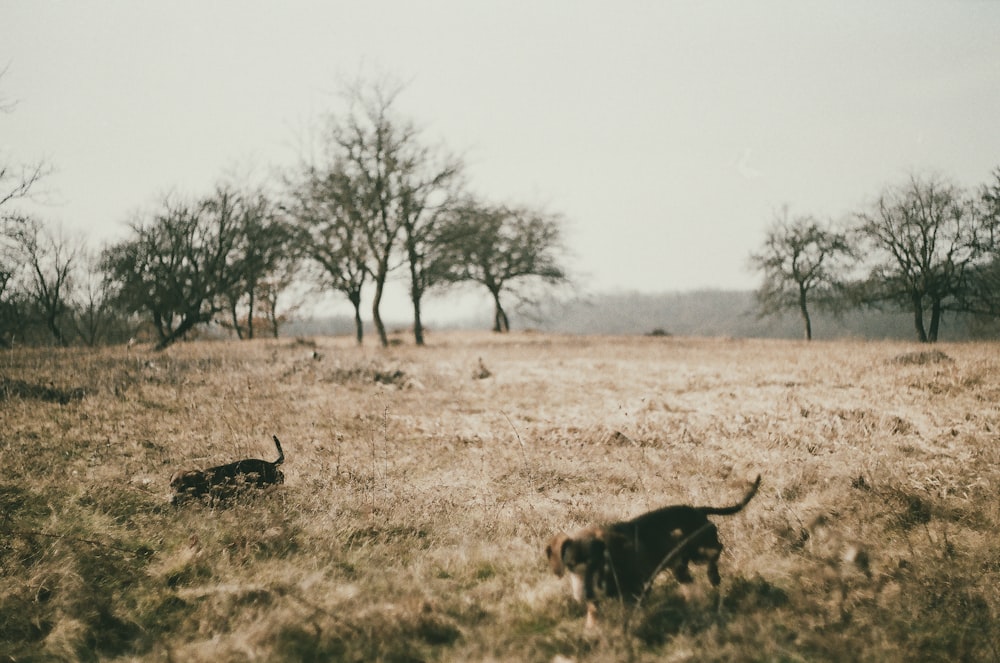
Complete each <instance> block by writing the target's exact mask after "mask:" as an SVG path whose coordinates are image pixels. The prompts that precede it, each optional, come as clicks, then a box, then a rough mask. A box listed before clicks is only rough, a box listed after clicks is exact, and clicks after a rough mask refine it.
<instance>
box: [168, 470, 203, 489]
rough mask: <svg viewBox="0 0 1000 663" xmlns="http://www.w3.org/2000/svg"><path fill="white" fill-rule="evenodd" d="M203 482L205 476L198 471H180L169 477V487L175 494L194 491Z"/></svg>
mask: <svg viewBox="0 0 1000 663" xmlns="http://www.w3.org/2000/svg"><path fill="white" fill-rule="evenodd" d="M204 482H205V476H204V474H203V473H202V472H199V471H198V470H180V471H178V472H174V475H173V476H172V477H170V487H171V488H172V489H173V490H174V491H176V492H181V491H184V490H188V489H192V488H195V489H196V488H198V487H199V486H200V485H201V484H202V483H204Z"/></svg>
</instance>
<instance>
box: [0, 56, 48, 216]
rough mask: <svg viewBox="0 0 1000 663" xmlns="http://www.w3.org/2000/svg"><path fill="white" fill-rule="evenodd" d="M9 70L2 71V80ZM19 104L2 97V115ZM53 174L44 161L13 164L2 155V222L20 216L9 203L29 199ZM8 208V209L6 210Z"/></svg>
mask: <svg viewBox="0 0 1000 663" xmlns="http://www.w3.org/2000/svg"><path fill="white" fill-rule="evenodd" d="M5 73H7V69H6V68H4V69H3V70H2V71H0V80H2V79H3V76H4V74H5ZM16 105H17V104H16V103H14V102H12V101H6V100H4V99H3V98H2V97H0V113H11V112H13V110H14V108H15V106H16ZM51 172H52V168H51V166H49V165H48V164H47V163H45V162H44V161H38V162H35V163H30V164H12V163H8V162H7V160H6V159H4V157H3V154H0V221H15V220H18V219H20V217H19V216H17V215H16V214H13V213H11V212H10V211H9V205H8V203H11V202H13V201H15V200H18V199H22V198H27V197H28V196H29V195H30V194H31V190H32V189H33V188H34V187H35V186H36V185H37V184H38V182H39V181H40V180H42V179H43V178H44V177H45V176H46V175H48V174H49V173H51ZM5 207H7V208H8V209H4V208H5Z"/></svg>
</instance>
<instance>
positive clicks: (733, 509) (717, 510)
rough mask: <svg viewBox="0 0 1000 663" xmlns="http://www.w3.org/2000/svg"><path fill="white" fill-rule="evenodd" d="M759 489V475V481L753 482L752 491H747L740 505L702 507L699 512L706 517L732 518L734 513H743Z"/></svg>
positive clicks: (758, 479) (758, 478) (758, 477)
mask: <svg viewBox="0 0 1000 663" xmlns="http://www.w3.org/2000/svg"><path fill="white" fill-rule="evenodd" d="M758 488H760V475H759V474H758V475H757V480H756V481H754V482H753V485H752V486H750V490H749V491H747V494H746V495H745V496H744V497H743V499H742V501H740V502H739V503H738V504H734V505H732V506H720V507H713V506H700V507H698V510H699V511H701V512H702V513H704V514H705V515H706V516H731V515H733V514H734V513H739V512H740V511H742V510H743V507H745V506H746V505H747V504H749V503H750V500H752V499H753V496H754V495H756V494H757V489H758Z"/></svg>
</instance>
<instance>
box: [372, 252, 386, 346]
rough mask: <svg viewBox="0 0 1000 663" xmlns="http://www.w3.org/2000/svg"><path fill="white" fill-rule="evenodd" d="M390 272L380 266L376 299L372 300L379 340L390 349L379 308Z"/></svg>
mask: <svg viewBox="0 0 1000 663" xmlns="http://www.w3.org/2000/svg"><path fill="white" fill-rule="evenodd" d="M388 271H389V270H388V267H387V265H386V264H384V263H383V264H380V265H379V266H378V274H377V275H376V276H375V297H374V298H373V299H372V322H374V323H375V331H377V332H378V339H379V342H380V343H382V347H383V348H387V347H389V337H388V336H387V335H386V333H385V325H384V324H382V314H381V313H380V312H379V307H380V306H381V305H382V290H383V289H384V288H385V278H386V275H387V273H388Z"/></svg>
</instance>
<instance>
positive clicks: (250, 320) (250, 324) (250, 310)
mask: <svg viewBox="0 0 1000 663" xmlns="http://www.w3.org/2000/svg"><path fill="white" fill-rule="evenodd" d="M253 305H254V296H253V288H251V289H250V292H249V302H248V304H247V307H248V309H247V338H249V339H251V340H252V339H253Z"/></svg>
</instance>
